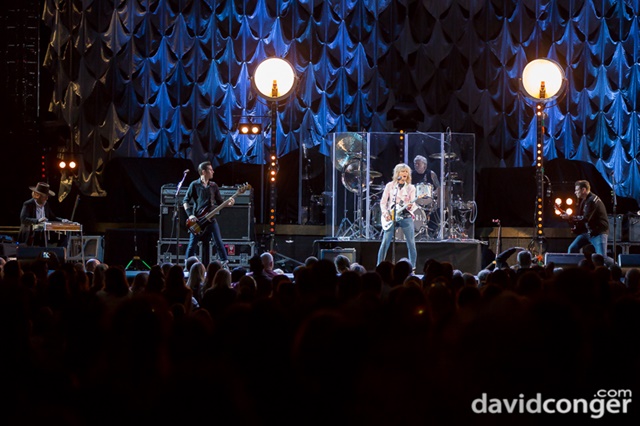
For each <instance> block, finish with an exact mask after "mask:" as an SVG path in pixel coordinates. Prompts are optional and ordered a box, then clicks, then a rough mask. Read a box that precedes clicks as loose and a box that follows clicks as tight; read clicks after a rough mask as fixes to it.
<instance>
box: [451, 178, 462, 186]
mask: <svg viewBox="0 0 640 426" xmlns="http://www.w3.org/2000/svg"><path fill="white" fill-rule="evenodd" d="M451 183H452V184H454V185H456V184H458V183H462V181H461V180H460V179H451Z"/></svg>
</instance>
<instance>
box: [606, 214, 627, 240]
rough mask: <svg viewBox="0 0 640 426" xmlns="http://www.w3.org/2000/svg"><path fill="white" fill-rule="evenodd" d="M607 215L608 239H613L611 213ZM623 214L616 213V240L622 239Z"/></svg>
mask: <svg viewBox="0 0 640 426" xmlns="http://www.w3.org/2000/svg"><path fill="white" fill-rule="evenodd" d="M608 217H609V241H613V215H612V214H610V215H608ZM623 217H624V216H623V215H621V214H619V215H616V222H615V225H616V241H617V242H620V241H622V236H623V235H622V226H623V225H624V223H623V222H622V220H623Z"/></svg>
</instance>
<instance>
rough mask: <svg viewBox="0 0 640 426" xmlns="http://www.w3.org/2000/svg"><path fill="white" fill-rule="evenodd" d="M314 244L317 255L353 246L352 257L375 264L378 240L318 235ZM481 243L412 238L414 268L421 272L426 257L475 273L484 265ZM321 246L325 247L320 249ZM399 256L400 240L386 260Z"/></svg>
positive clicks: (369, 267)
mask: <svg viewBox="0 0 640 426" xmlns="http://www.w3.org/2000/svg"><path fill="white" fill-rule="evenodd" d="M314 246H315V247H317V253H316V254H315V255H316V256H317V257H318V258H319V259H320V258H322V257H325V258H326V257H327V256H332V257H335V255H337V254H338V253H337V252H336V251H335V250H336V249H355V261H356V262H358V263H359V264H361V265H362V266H364V267H365V268H366V269H367V270H368V271H369V270H371V271H372V270H374V269H375V267H376V262H377V259H378V249H379V248H380V241H374V240H333V239H331V240H329V239H322V240H316V241H315V243H314ZM485 247H486V244H485V243H483V242H481V241H477V240H460V241H458V240H447V241H416V250H417V252H418V260H417V263H418V264H417V266H416V272H417V273H422V268H423V266H424V263H425V262H426V261H427V260H428V259H435V260H437V261H439V262H450V263H451V264H452V265H453V267H454V268H455V269H459V270H461V271H462V272H469V273H472V274H476V273H478V271H480V270H481V269H482V268H483V267H484V266H486V265H483V264H482V262H483V248H485ZM323 250H327V251H325V252H323ZM329 251H330V252H329ZM403 257H407V245H406V243H405V242H404V241H397V242H396V243H395V257H394V256H393V244H392V245H391V247H389V251H388V252H387V260H391V261H393V260H395V261H398V260H400V259H402V258H403Z"/></svg>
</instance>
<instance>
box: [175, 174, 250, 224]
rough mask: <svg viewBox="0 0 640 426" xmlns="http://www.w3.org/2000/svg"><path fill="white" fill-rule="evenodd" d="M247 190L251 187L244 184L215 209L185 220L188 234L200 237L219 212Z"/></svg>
mask: <svg viewBox="0 0 640 426" xmlns="http://www.w3.org/2000/svg"><path fill="white" fill-rule="evenodd" d="M248 189H251V185H249V184H248V183H245V184H244V185H242V186H240V187H239V188H238V189H237V190H236V192H235V193H234V194H233V195H232V196H230V197H229V198H227V199H226V200H225V201H224V202H223V203H222V204H220V205H219V206H217V207H216V208H215V209H213V210H211V211H207V210H208V209H205V212H204V213H202V214H200V216H199V217H197V218H196V219H194V220H191V219H187V229H188V230H189V232H191V233H192V234H194V235H200V234H201V233H202V231H203V230H204V229H205V228H206V227H207V226H208V225H209V224H210V223H211V222H212V221H213V219H214V217H215V216H216V215H217V214H219V213H220V210H222V209H223V208H225V207H227V206H228V205H229V202H230V201H231V200H233V199H235V198H236V197H237V196H238V195H240V194H242V193H244V192H245V191H247V190H248Z"/></svg>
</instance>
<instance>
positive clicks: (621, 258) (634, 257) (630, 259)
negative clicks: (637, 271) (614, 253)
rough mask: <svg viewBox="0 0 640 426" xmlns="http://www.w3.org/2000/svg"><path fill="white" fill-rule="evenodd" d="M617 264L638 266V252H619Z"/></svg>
mask: <svg viewBox="0 0 640 426" xmlns="http://www.w3.org/2000/svg"><path fill="white" fill-rule="evenodd" d="M618 265H620V267H621V268H637V267H640V254H619V255H618Z"/></svg>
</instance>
